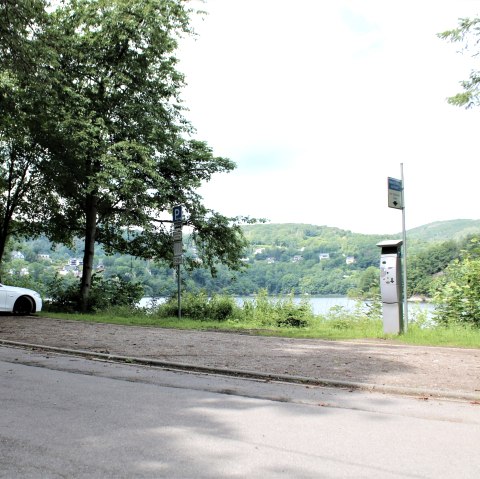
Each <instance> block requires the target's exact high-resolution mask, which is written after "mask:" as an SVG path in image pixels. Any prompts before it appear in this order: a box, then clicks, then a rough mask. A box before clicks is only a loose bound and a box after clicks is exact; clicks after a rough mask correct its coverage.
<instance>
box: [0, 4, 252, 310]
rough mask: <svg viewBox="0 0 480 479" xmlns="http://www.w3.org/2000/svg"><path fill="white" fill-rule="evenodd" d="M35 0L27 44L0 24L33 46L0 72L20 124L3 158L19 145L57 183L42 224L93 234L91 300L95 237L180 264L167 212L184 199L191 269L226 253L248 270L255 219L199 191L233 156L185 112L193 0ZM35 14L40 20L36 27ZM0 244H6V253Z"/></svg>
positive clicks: (87, 269) (84, 288)
mask: <svg viewBox="0 0 480 479" xmlns="http://www.w3.org/2000/svg"><path fill="white" fill-rule="evenodd" d="M16 4H17V2H14V3H12V2H10V0H4V3H2V4H1V5H2V7H4V6H5V9H6V8H7V6H8V7H9V8H10V7H13V6H15V5H16ZM27 6H28V7H32V8H31V9H30V8H28V9H27V8H26V9H19V10H18V12H19V17H18V18H24V20H25V22H26V23H25V32H26V33H25V35H24V36H23V37H22V38H21V40H22V42H20V41H16V40H17V36H15V35H13V34H10V33H11V31H12V25H10V24H8V22H5V19H2V22H0V32H1V33H2V36H1V37H0V41H2V45H1V46H2V47H3V48H6V49H8V47H9V45H13V44H15V45H17V46H18V49H19V51H20V50H22V52H23V53H25V49H24V48H23V46H24V44H25V45H26V44H28V45H29V48H28V51H29V53H30V54H31V55H29V57H28V60H29V63H28V71H25V70H24V69H23V68H17V67H16V65H17V64H16V63H15V62H14V61H10V62H5V65H6V67H5V69H4V70H3V71H2V70H0V87H3V89H4V90H5V91H6V93H5V94H0V98H1V100H2V106H3V107H10V106H11V107H10V109H9V110H8V111H10V112H11V115H10V116H8V115H7V116H6V117H5V118H7V119H9V120H10V123H11V124H14V123H15V124H19V125H20V126H21V127H22V128H21V130H20V131H19V132H18V133H15V134H14V132H13V129H10V130H8V129H7V128H3V129H2V130H0V133H1V134H2V135H3V136H4V137H5V141H4V142H3V136H2V137H1V138H0V141H2V142H3V143H1V145H2V146H3V145H4V144H5V145H6V146H5V148H3V151H2V156H5V157H7V155H8V156H9V157H10V158H13V157H14V156H15V155H14V152H15V151H17V150H19V148H20V146H21V147H22V148H23V150H21V154H22V155H23V157H26V158H30V156H33V157H34V158H36V159H37V160H36V163H35V164H33V165H32V166H31V168H30V166H29V168H30V169H29V170H28V172H27V175H26V178H28V179H33V178H35V179H38V180H39V181H40V182H41V181H42V180H43V183H41V184H45V183H46V180H48V186H49V189H48V190H46V191H45V195H44V194H42V192H39V191H38V190H37V191H36V193H37V196H38V198H40V199H41V200H42V201H43V203H42V205H43V210H45V212H46V216H45V221H42V222H38V224H41V225H42V231H43V233H45V234H46V235H47V236H48V237H49V238H50V239H51V240H52V241H54V242H61V243H64V244H69V245H70V244H72V243H73V242H74V240H75V237H81V238H84V254H83V274H82V282H81V303H82V305H83V306H82V307H83V308H85V307H86V302H87V300H88V295H89V293H90V288H91V276H92V273H93V263H94V254H95V249H94V245H95V242H97V243H100V244H102V245H104V248H105V251H106V252H107V253H114V252H120V253H122V254H132V255H134V256H138V257H142V258H148V259H156V260H163V261H166V262H167V263H170V264H171V261H172V257H173V247H172V235H171V221H170V220H169V219H168V218H169V214H168V212H169V211H170V210H171V208H172V206H173V205H175V204H181V205H182V206H183V207H184V212H185V218H184V222H185V224H186V225H188V226H190V227H191V228H192V230H193V231H192V238H193V239H194V241H195V243H196V246H197V253H198V256H199V257H200V258H201V260H202V261H201V262H200V261H196V260H191V261H190V260H188V261H187V266H188V267H190V268H193V267H198V266H199V265H203V266H204V267H206V268H210V270H211V272H212V273H215V271H216V268H217V263H219V262H220V263H224V264H226V265H227V266H229V267H230V268H232V269H239V268H240V266H241V263H240V262H239V258H240V256H241V254H242V250H243V248H244V246H245V245H246V243H245V240H244V238H243V236H242V233H241V229H240V224H241V223H242V222H243V221H244V220H245V221H249V219H248V218H229V217H225V216H223V215H221V214H220V213H218V212H216V211H213V210H210V209H208V208H206V207H205V206H204V205H203V204H202V198H201V197H200V196H199V194H198V193H197V189H198V188H199V187H200V186H201V185H202V184H203V183H204V182H206V181H209V180H210V179H211V178H212V176H213V175H214V174H215V173H219V172H229V171H231V170H232V169H233V168H234V167H235V165H234V163H233V162H232V161H230V160H228V159H226V158H221V157H215V156H214V155H213V153H212V150H211V148H210V147H209V146H208V145H207V144H206V143H205V142H203V141H200V140H198V139H196V138H194V137H193V134H194V130H193V127H192V126H191V125H190V124H189V123H188V121H187V120H186V119H185V118H184V116H183V110H184V107H183V105H182V104H181V99H180V90H181V89H182V87H183V86H184V78H183V75H182V74H181V73H180V72H179V71H178V70H177V59H176V57H175V52H176V49H177V46H178V40H179V38H181V37H182V36H184V35H189V34H191V33H192V32H191V29H190V26H189V21H190V16H191V15H192V14H193V11H192V10H191V9H190V8H189V6H188V4H187V2H184V1H183V0H144V1H142V2H128V1H124V0H65V1H63V2H61V3H59V2H54V3H53V4H52V6H51V8H50V9H46V8H45V3H44V2H41V1H35V0H29V1H28V4H27ZM27 13H28V15H27ZM32 15H33V17H32ZM15 18H17V17H15ZM32 18H33V20H31V19H32ZM30 21H37V24H38V27H39V28H35V29H34V30H33V31H34V34H32V33H31V32H30V33H29V31H30V30H29V29H28V28H27V23H28V24H30V23H29V22H30ZM3 27H5V29H4V28H3ZM19 31H20V33H22V32H23V30H21V29H20V30H19ZM3 33H8V35H7V34H5V35H3ZM14 37H15V38H14ZM9 42H10V43H9ZM21 47H22V48H21ZM12 55H13V54H12ZM7 57H8V58H7ZM7 57H6V58H7V59H9V58H10V56H8V55H7ZM0 93H3V92H0ZM6 99H10V100H9V101H10V103H12V105H10V104H7V100H6ZM14 115H15V117H14ZM12 118H13V119H12ZM19 118H20V119H21V120H22V121H18V119H19ZM14 120H15V121H14ZM1 126H2V125H0V127H1ZM15 135H17V136H15ZM22 141H23V143H22ZM19 145H20V146H19ZM42 154H43V156H45V158H44V159H42V161H40V160H39V159H41V158H42ZM29 155H30V156H29ZM18 156H19V155H18V154H17V155H16V156H15V157H18ZM20 156H21V155H20ZM15 161H16V164H17V163H18V166H19V167H22V163H19V162H18V160H16V159H15ZM24 163H25V162H24ZM32 168H34V169H32ZM2 176H5V175H2ZM17 176H20V177H22V176H21V175H20V174H17ZM6 183H8V181H6V182H4V185H5V184H6ZM4 185H0V186H1V187H2V189H1V190H0V192H3V190H5V187H4ZM31 190H32V187H31V186H29V191H31ZM47 193H48V194H47ZM50 193H51V194H50ZM7 194H9V195H10V196H14V195H15V192H13V193H11V194H10V193H9V192H8V191H7ZM45 198H47V199H49V198H52V199H51V200H50V199H49V200H48V201H46V200H45ZM17 209H19V207H17ZM43 210H42V211H43ZM10 217H11V218H13V216H12V214H10ZM32 217H35V216H34V215H32ZM25 223H26V224H27V222H25ZM126 232H127V234H125V233H126ZM0 239H1V236H0ZM1 247H2V244H1V242H0V256H1Z"/></svg>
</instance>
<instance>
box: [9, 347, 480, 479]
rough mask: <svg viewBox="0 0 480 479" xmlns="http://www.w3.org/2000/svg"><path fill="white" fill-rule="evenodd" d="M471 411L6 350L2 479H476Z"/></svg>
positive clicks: (463, 405) (476, 438)
mask: <svg viewBox="0 0 480 479" xmlns="http://www.w3.org/2000/svg"><path fill="white" fill-rule="evenodd" d="M479 407H480V406H478V405H477V404H472V403H470V402H466V401H441V400H436V399H428V400H427V399H420V398H418V397H416V398H413V397H398V396H389V395H384V394H378V393H365V392H358V391H351V390H348V389H338V388H337V389H328V388H320V387H314V386H304V385H303V386H302V385H293V384H283V383H276V382H272V381H258V380H256V381H254V380H245V379H236V378H228V377H222V376H215V375H199V374H191V373H190V374H189V373H185V372H178V371H165V370H161V369H156V368H152V367H143V366H138V365H128V364H118V363H110V362H103V361H92V360H86V359H83V358H79V357H72V356H68V357H67V356H61V355H55V354H52V353H40V352H32V351H28V350H23V349H16V348H9V347H7V348H6V347H0V477H1V478H19V477H21V478H65V477H69V478H86V477H88V478H92V477H93V478H96V477H98V478H133V477H135V478H137V477H138V478H160V477H166V478H167V477H168V478H245V477H251V478H257V477H261V478H262V479H265V478H275V477H289V478H299V479H301V478H347V477H355V478H362V477H365V478H382V479H388V478H400V477H402V478H435V479H441V478H453V477H455V478H477V477H480V457H479V456H478V445H479V444H480V409H479Z"/></svg>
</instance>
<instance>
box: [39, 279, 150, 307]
mask: <svg viewBox="0 0 480 479" xmlns="http://www.w3.org/2000/svg"><path fill="white" fill-rule="evenodd" d="M79 286H80V285H79V282H78V280H75V279H73V278H70V279H65V278H61V277H59V276H58V275H57V276H55V278H53V280H52V281H50V283H49V284H48V285H47V292H46V294H47V297H48V300H47V301H45V310H46V311H61V312H64V311H66V312H75V311H79V310H81V308H80V295H79ZM142 296H143V287H142V286H141V285H140V284H138V283H131V282H128V281H124V280H122V279H120V278H110V279H104V278H101V277H98V276H94V277H93V282H92V290H91V294H90V296H89V299H88V304H87V311H90V312H95V311H105V310H107V309H109V308H112V307H125V306H126V307H129V308H132V307H133V306H135V305H136V304H137V303H138V302H139V301H140V299H141V297H142Z"/></svg>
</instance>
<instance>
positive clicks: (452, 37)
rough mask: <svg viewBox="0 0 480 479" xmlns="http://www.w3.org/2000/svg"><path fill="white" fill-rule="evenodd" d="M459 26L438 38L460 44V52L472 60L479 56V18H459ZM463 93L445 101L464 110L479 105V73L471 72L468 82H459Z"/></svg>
mask: <svg viewBox="0 0 480 479" xmlns="http://www.w3.org/2000/svg"><path fill="white" fill-rule="evenodd" d="M458 23H459V25H458V27H457V28H455V29H453V30H447V31H445V32H442V33H439V34H438V36H439V38H442V39H444V40H447V41H450V42H452V43H462V52H466V53H468V54H469V55H470V56H471V57H472V58H478V55H479V54H480V18H473V19H469V18H461V19H459V21H458ZM460 84H461V86H462V88H463V90H464V91H463V92H460V93H457V94H456V95H453V96H451V97H449V98H448V99H447V101H448V103H450V104H451V105H456V106H463V107H465V108H472V107H474V106H479V105H480V90H479V84H480V72H479V71H478V70H472V72H471V73H470V78H469V80H465V81H462V82H460Z"/></svg>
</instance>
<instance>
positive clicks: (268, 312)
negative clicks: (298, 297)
mask: <svg viewBox="0 0 480 479" xmlns="http://www.w3.org/2000/svg"><path fill="white" fill-rule="evenodd" d="M243 314H244V318H245V320H250V321H253V322H257V323H259V324H261V325H263V326H274V327H275V326H276V327H296V328H299V327H305V326H308V324H309V323H310V320H311V319H312V318H313V312H312V308H311V305H310V303H308V301H307V300H305V299H304V300H302V301H301V302H300V303H299V304H298V303H296V302H295V301H294V297H293V294H292V295H288V296H285V297H280V298H271V297H269V296H268V293H267V291H266V290H262V291H260V292H259V293H258V294H256V295H255V296H254V299H253V300H252V301H245V303H244V305H243Z"/></svg>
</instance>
